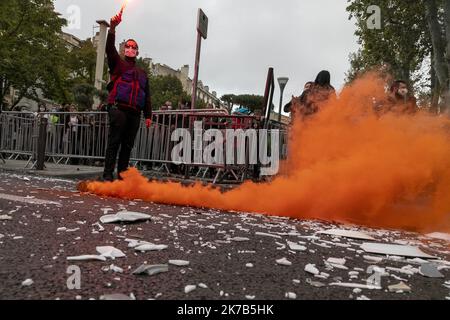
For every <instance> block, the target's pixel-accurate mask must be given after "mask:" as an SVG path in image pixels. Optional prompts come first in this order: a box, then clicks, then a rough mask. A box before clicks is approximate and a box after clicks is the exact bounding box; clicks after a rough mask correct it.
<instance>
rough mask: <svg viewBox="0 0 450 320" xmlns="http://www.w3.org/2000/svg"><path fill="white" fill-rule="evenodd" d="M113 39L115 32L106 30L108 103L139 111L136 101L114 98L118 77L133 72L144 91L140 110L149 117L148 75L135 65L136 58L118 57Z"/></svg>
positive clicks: (150, 103) (150, 108)
mask: <svg viewBox="0 0 450 320" xmlns="http://www.w3.org/2000/svg"><path fill="white" fill-rule="evenodd" d="M115 40H116V36H115V34H114V33H112V32H108V38H107V41H106V57H107V58H108V66H109V73H110V74H111V82H110V83H109V84H108V91H109V97H108V104H116V103H117V105H118V107H119V109H121V110H127V111H133V112H137V113H140V111H141V110H139V108H138V107H137V106H136V103H137V102H135V101H132V103H131V104H130V103H124V102H117V100H116V97H117V92H116V90H115V87H116V86H117V82H118V81H119V79H120V78H121V77H122V76H123V75H124V74H135V75H136V78H138V79H140V80H139V82H140V83H142V85H141V86H143V87H144V88H142V90H143V92H144V93H145V97H144V99H145V100H144V102H143V104H144V106H143V107H142V111H143V112H144V116H145V118H146V119H150V118H151V117H152V100H151V94H150V83H149V80H148V75H147V73H146V72H145V71H144V70H142V69H141V68H139V67H138V66H136V59H129V58H125V59H122V58H121V57H120V55H119V53H118V52H117V49H116V46H115ZM136 100H137V99H136Z"/></svg>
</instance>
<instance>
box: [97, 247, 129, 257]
mask: <svg viewBox="0 0 450 320" xmlns="http://www.w3.org/2000/svg"><path fill="white" fill-rule="evenodd" d="M96 250H97V252H98V253H100V255H101V256H103V257H105V258H110V259H113V260H114V259H115V258H124V257H126V256H125V253H123V252H122V251H121V250H119V249H116V248H114V247H108V246H106V247H97V248H96Z"/></svg>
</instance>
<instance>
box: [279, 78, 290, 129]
mask: <svg viewBox="0 0 450 320" xmlns="http://www.w3.org/2000/svg"><path fill="white" fill-rule="evenodd" d="M288 81H289V78H286V77H282V78H278V84H279V85H280V113H279V114H278V122H281V110H282V108H283V93H284V88H286V85H287V83H288Z"/></svg>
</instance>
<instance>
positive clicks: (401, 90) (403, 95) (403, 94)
mask: <svg viewBox="0 0 450 320" xmlns="http://www.w3.org/2000/svg"><path fill="white" fill-rule="evenodd" d="M398 94H399V95H401V96H402V97H406V95H407V94H408V89H400V90H398Z"/></svg>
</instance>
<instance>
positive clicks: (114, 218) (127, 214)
mask: <svg viewBox="0 0 450 320" xmlns="http://www.w3.org/2000/svg"><path fill="white" fill-rule="evenodd" d="M151 218H152V217H151V216H149V215H148V214H144V213H139V212H131V211H120V212H118V213H117V214H107V215H105V216H102V217H101V218H100V221H101V222H102V223H105V224H106V223H115V222H137V221H144V220H150V219H151Z"/></svg>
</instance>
